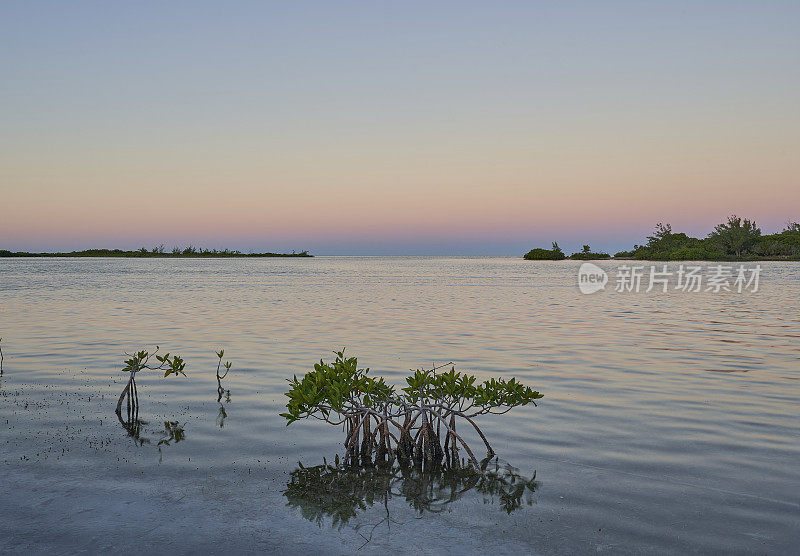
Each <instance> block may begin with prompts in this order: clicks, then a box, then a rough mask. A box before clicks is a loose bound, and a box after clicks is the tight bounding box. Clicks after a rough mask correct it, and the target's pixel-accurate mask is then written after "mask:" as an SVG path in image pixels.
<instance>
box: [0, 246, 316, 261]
mask: <svg viewBox="0 0 800 556" xmlns="http://www.w3.org/2000/svg"><path fill="white" fill-rule="evenodd" d="M313 256H314V255H310V254H309V253H308V251H300V252H299V253H295V252H294V251H292V252H291V253H242V252H241V251H238V250H231V249H222V250H217V249H203V248H200V247H195V246H193V245H190V246H188V247H184V248H180V247H174V248H172V250H171V251H166V250H165V249H164V245H163V244H162V245H159V246H158V247H153V248H152V249H147V248H145V247H142V248H141V249H138V250H137V251H125V250H123V249H84V250H83V251H70V252H68V253H28V252H26V251H8V250H4V249H0V257H131V258H162V257H163V258H174V257H186V258H191V257H195V258H214V257H218V258H224V257H313Z"/></svg>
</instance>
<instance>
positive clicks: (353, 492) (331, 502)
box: [283, 458, 538, 528]
mask: <svg viewBox="0 0 800 556" xmlns="http://www.w3.org/2000/svg"><path fill="white" fill-rule="evenodd" d="M535 478H536V474H535V473H534V476H533V478H531V479H528V478H525V477H523V476H522V475H520V474H519V472H518V470H517V469H515V468H513V467H511V466H510V465H507V464H505V465H501V464H500V462H499V461H498V460H496V459H495V460H494V461H492V460H491V459H490V458H487V459H486V460H484V461H483V462H481V466H480V467H475V466H473V465H472V463H471V462H467V463H463V464H462V465H460V466H459V467H457V468H450V469H444V468H441V467H440V468H438V469H429V470H425V469H420V468H415V467H411V468H402V467H397V466H392V465H389V464H381V465H376V466H372V467H362V466H348V465H339V464H338V462H337V463H336V464H335V465H330V464H327V463H325V464H323V465H317V466H315V467H304V466H303V465H302V464H299V467H298V468H297V469H295V470H294V471H293V472H292V474H291V479H290V481H289V483H288V484H287V485H286V489H285V490H284V492H283V494H284V496H285V497H286V499H287V502H288V505H289V506H291V507H297V508H299V509H300V511H301V512H302V514H303V517H305V518H306V519H308V520H309V521H313V522H315V523H322V521H323V519H324V518H326V517H330V518H331V520H332V524H333V525H335V526H338V527H340V528H341V527H342V526H343V525H345V524H346V523H347V522H348V521H349V520H350V519H352V518H353V517H355V516H356V514H357V513H358V512H359V511H364V510H366V509H367V507H369V506H373V505H374V504H375V503H378V502H381V503H382V504H383V505H384V506H385V507H386V508H387V517H386V518H385V519H388V501H389V499H391V498H393V497H401V498H403V499H405V501H406V502H407V503H408V504H409V505H410V506H411V507H412V508H413V509H414V510H416V511H417V512H419V513H420V514H422V513H424V512H434V513H436V512H441V511H444V510H445V509H446V508H447V506H448V505H449V504H451V503H453V502H455V501H456V500H458V499H459V498H461V497H462V496H464V495H465V494H466V493H467V492H469V491H472V490H474V491H475V492H477V493H479V494H482V495H483V496H484V502H487V501H490V502H492V503H495V502H496V503H498V504H499V505H500V506H501V507H502V508H503V509H504V510H505V511H506V512H508V513H511V512H513V511H514V510H516V509H518V508H520V507H522V505H523V503H527V504H528V505H530V504H532V494H533V493H534V492H535V491H536V488H537V486H538V483H537V482H536V481H535Z"/></svg>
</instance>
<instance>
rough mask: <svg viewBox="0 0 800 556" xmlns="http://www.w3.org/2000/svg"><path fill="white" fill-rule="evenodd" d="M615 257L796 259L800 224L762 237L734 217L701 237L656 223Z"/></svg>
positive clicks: (538, 255)
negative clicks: (650, 231)
mask: <svg viewBox="0 0 800 556" xmlns="http://www.w3.org/2000/svg"><path fill="white" fill-rule="evenodd" d="M609 257H610V255H609V254H608V253H593V252H592V250H591V248H590V247H589V246H588V245H584V246H583V250H582V251H581V252H579V253H573V254H572V255H570V256H569V257H566V256H565V255H564V253H563V251H561V249H560V248H559V247H558V244H557V243H555V242H553V248H552V249H541V248H537V249H531V250H530V251H529V252H528V253H526V254H525V255H524V258H525V259H527V260H561V259H564V258H569V259H583V260H588V259H607V258H609ZM614 257H615V258H630V259H643V260H655V261H662V260H663V261H668V260H700V261H702V260H712V261H715V260H750V259H752V260H757V259H789V260H800V223H797V222H790V223H789V224H787V226H786V228H785V229H783V230H782V231H780V232H777V233H774V234H769V235H762V234H761V229H760V228H759V227H758V226H757V225H756V222H755V220H749V219H747V218H741V217H739V216H736V215H732V216H729V217H728V219H727V220H726V221H725V222H723V223H721V224H717V225H716V226H714V231H713V232H711V233H710V234H708V236H707V237H704V238H694V237H690V236H688V235H686V234H684V233H682V232H681V233H674V232H673V231H672V226H671V225H670V224H664V223H661V222H659V223H658V224H657V225H656V227H655V230H654V231H653V235H651V236H648V237H647V243H646V244H644V245H634V246H633V249H631V250H630V251H620V252H618V253H616V254H615V255H614Z"/></svg>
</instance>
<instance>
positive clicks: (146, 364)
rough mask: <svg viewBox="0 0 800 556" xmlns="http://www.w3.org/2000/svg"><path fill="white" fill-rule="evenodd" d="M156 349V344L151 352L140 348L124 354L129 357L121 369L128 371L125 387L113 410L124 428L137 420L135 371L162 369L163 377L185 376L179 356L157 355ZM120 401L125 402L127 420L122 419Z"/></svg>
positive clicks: (157, 348)
mask: <svg viewBox="0 0 800 556" xmlns="http://www.w3.org/2000/svg"><path fill="white" fill-rule="evenodd" d="M158 350H159V347H158V346H156V350H155V351H154V352H153V353H149V352H147V351H144V350H142V351H140V352H138V353H134V354H133V355H129V354H126V355H129V357H130V358H129V359H126V360H125V367H124V368H123V369H122V372H127V373H129V375H128V382H127V383H126V384H125V388H124V389H123V390H122V393H121V394H120V396H119V400H117V408H116V410H115V413H116V414H117V418H118V419H119V421H120V423H122V424H123V426H126V428H127V427H128V426H130V425H131V424H133V423H136V422H138V420H139V392H138V390H137V388H136V373H138V372H139V371H143V370H145V369H149V370H153V371H161V370H163V371H164V377H168V376H169V375H172V374H174V375H176V376H177V375H179V374H180V375H183V376H186V373H185V372H183V369H184V368H185V367H186V363H184V361H183V359H182V358H181V357H180V356H178V355H173V356H172V357H170V354H169V353H167V354H165V355H158ZM151 357H155V359H156V361H157V362H158V363H157V364H156V363H153V364H151V363H150V358H151ZM122 402H126V409H127V421H124V420H123V419H122Z"/></svg>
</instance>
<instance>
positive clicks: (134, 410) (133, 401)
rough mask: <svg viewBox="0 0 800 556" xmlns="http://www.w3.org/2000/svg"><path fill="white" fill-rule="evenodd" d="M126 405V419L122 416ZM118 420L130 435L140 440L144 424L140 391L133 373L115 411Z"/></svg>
mask: <svg viewBox="0 0 800 556" xmlns="http://www.w3.org/2000/svg"><path fill="white" fill-rule="evenodd" d="M123 402H124V403H125V417H124V418H123V415H122V404H123ZM115 413H116V414H117V419H119V422H120V423H122V426H123V427H125V430H126V431H128V435H130V436H132V437H134V438H137V439H138V438H139V435H140V434H141V427H142V422H141V421H140V420H139V391H138V390H137V388H136V380H135V378H134V373H131V376H130V378H129V379H128V383H127V384H126V385H125V388H124V389H123V390H122V394H120V396H119V400H118V401H117V409H116V410H115Z"/></svg>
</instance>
